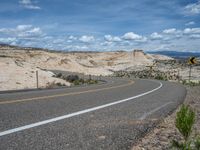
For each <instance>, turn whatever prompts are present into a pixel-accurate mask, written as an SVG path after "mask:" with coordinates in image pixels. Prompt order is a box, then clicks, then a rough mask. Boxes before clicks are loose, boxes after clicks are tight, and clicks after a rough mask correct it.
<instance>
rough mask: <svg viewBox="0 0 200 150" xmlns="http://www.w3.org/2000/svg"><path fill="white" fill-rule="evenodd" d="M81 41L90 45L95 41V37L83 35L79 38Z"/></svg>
mask: <svg viewBox="0 0 200 150" xmlns="http://www.w3.org/2000/svg"><path fill="white" fill-rule="evenodd" d="M79 40H80V41H81V42H84V43H90V42H92V41H94V37H93V36H87V35H83V36H81V37H80V38H79Z"/></svg>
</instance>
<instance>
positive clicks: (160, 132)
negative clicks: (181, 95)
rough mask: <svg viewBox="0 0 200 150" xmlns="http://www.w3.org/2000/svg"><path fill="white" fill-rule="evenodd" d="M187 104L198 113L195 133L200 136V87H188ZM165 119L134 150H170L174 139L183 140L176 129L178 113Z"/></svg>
mask: <svg viewBox="0 0 200 150" xmlns="http://www.w3.org/2000/svg"><path fill="white" fill-rule="evenodd" d="M186 88H187V96H186V99H185V102H184V103H185V104H189V105H190V106H191V107H192V108H193V109H194V110H195V111H196V122H195V125H194V131H195V132H196V133H197V134H200V86H196V87H186ZM178 110H179V108H178V109H177V110H176V111H175V112H174V113H173V114H171V115H170V116H168V117H167V118H165V119H164V120H163V121H162V122H161V123H160V124H159V125H158V126H157V127H156V128H154V129H153V130H152V131H150V132H149V133H148V134H147V135H146V136H145V137H143V138H142V139H140V140H139V141H138V142H137V143H136V144H135V145H134V146H133V147H132V150H168V149H170V148H169V146H170V142H171V141H172V139H177V140H181V136H180V133H179V132H178V130H177V129H176V128H175V117H176V112H177V111H178Z"/></svg>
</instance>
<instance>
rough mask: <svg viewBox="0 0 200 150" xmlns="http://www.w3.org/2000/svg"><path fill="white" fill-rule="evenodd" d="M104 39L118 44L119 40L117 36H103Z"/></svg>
mask: <svg viewBox="0 0 200 150" xmlns="http://www.w3.org/2000/svg"><path fill="white" fill-rule="evenodd" d="M104 39H105V40H106V41H108V42H120V41H121V38H120V37H118V36H111V35H105V36H104Z"/></svg>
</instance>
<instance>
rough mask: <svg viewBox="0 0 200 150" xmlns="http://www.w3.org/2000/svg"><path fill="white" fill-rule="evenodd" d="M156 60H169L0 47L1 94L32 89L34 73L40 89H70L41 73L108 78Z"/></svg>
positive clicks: (104, 53)
mask: <svg viewBox="0 0 200 150" xmlns="http://www.w3.org/2000/svg"><path fill="white" fill-rule="evenodd" d="M155 58H156V59H171V58H169V57H166V56H159V55H150V54H144V53H143V52H141V51H138V52H135V53H133V52H101V53H98V52H96V53H72V52H71V53H56V52H47V51H42V50H34V49H33V50H32V49H29V50H27V49H26V50H25V49H24V48H19V47H9V46H7V47H6V46H0V67H1V70H0V90H9V89H21V88H33V87H35V86H36V79H35V71H36V70H39V78H40V86H41V87H45V86H46V85H47V83H48V82H53V81H55V82H61V83H65V84H67V85H69V83H67V82H65V81H63V80H60V79H56V78H53V77H52V73H51V72H47V71H43V70H41V69H48V70H64V71H71V72H79V73H84V74H92V75H110V74H112V72H113V71H118V70H124V69H127V68H130V67H133V66H134V67H138V66H139V67H144V66H146V65H150V64H152V63H153V60H154V59H155ZM27 82H28V84H27Z"/></svg>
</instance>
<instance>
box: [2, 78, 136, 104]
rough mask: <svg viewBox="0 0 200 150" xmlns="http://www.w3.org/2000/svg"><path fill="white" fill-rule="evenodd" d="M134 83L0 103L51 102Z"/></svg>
mask: <svg viewBox="0 0 200 150" xmlns="http://www.w3.org/2000/svg"><path fill="white" fill-rule="evenodd" d="M133 83H134V81H130V82H129V83H126V84H123V85H118V86H112V87H106V88H100V89H93V90H87V91H81V92H72V93H66V94H56V95H50V96H41V97H34V98H25V99H18V100H7V101H2V102H0V105H3V104H12V103H22V102H28V101H34V100H49V98H55V97H63V96H69V95H78V94H83V93H92V92H98V91H103V90H109V89H116V88H120V87H126V86H129V85H132V84H133Z"/></svg>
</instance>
